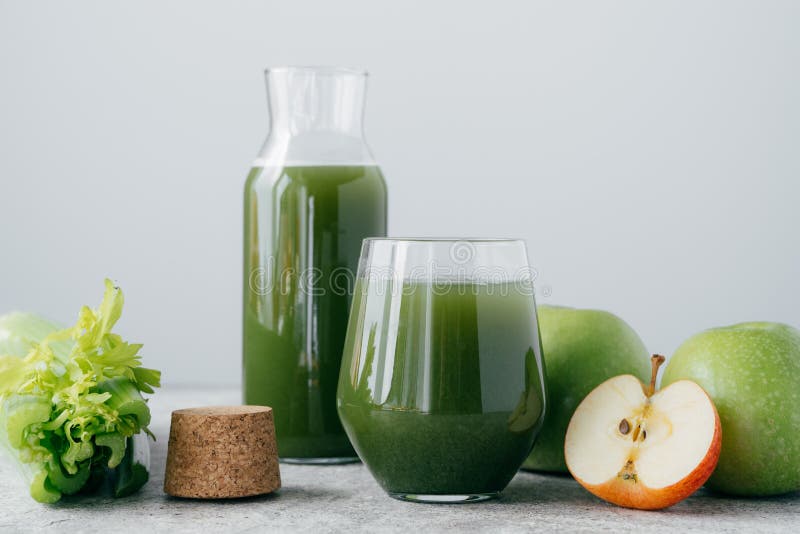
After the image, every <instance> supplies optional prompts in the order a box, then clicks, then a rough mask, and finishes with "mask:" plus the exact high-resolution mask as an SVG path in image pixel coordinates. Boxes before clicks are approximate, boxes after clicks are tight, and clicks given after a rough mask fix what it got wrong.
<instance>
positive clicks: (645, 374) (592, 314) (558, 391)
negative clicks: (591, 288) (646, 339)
mask: <svg viewBox="0 0 800 534" xmlns="http://www.w3.org/2000/svg"><path fill="white" fill-rule="evenodd" d="M537 315H538V319H539V332H540V336H541V340H542V353H543V357H544V360H545V369H546V370H547V372H546V373H545V375H546V382H547V395H548V400H549V401H550V405H549V406H548V410H547V413H546V414H545V420H544V423H543V426H542V430H541V431H540V432H539V437H538V439H537V440H536V444H535V445H534V446H533V450H532V451H531V454H530V456H529V457H528V458H527V459H526V460H525V463H524V464H523V465H522V468H523V469H530V470H534V471H549V472H557V473H568V472H569V471H568V470H567V464H566V462H565V460H564V436H565V435H566V433H567V426H568V425H569V420H570V419H571V418H572V414H573V413H574V412H575V408H577V407H578V404H580V402H581V401H582V400H583V399H584V397H586V395H588V394H589V392H591V391H592V390H593V389H594V388H596V387H597V386H599V385H600V384H602V383H603V382H605V381H606V380H608V379H609V378H611V377H614V376H617V375H625V374H631V375H634V376H636V377H637V378H639V379H640V380H642V381H644V380H649V377H650V353H649V352H648V351H647V347H645V345H644V343H643V342H642V340H641V339H640V338H639V336H638V335H637V334H636V332H635V331H634V330H633V328H631V327H630V326H629V325H628V324H627V323H626V322H625V321H623V320H622V319H620V318H619V317H617V316H616V315H614V314H612V313H609V312H606V311H601V310H584V309H576V308H568V307H564V306H548V305H541V306H538V307H537Z"/></svg>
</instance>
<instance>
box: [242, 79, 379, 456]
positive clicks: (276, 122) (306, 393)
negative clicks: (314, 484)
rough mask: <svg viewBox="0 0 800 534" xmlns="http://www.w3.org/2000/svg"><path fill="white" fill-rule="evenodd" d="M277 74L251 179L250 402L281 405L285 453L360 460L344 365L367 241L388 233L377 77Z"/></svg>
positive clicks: (277, 408)
mask: <svg viewBox="0 0 800 534" xmlns="http://www.w3.org/2000/svg"><path fill="white" fill-rule="evenodd" d="M266 78H267V92H268V100H269V112H270V132H269V136H268V137H267V140H266V142H265V143H264V146H263V147H262V149H261V152H260V153H259V155H258V158H257V159H256V161H255V163H254V164H253V168H252V170H251V171H250V174H249V176H248V178H247V183H246V186H245V205H244V317H243V321H244V332H243V364H244V379H243V384H244V386H243V387H244V402H245V403H247V404H258V405H266V406H271V407H272V408H273V413H274V417H275V429H276V434H277V442H278V454H279V456H280V457H281V459H282V460H283V461H288V462H292V461H294V462H302V463H338V462H343V461H350V460H354V459H355V452H354V450H353V448H352V446H351V445H350V442H349V441H348V439H347V436H346V435H345V433H344V430H343V429H342V426H341V423H340V421H339V417H338V415H337V413H336V386H337V382H338V377H339V366H340V364H341V358H342V348H343V346H344V338H345V334H346V329H347V318H348V315H349V310H350V303H351V299H352V291H353V281H354V277H355V273H356V270H357V267H358V258H359V251H360V249H361V242H362V240H363V239H364V238H366V237H373V236H385V235H386V202H387V199H386V184H385V182H384V179H383V176H382V175H381V171H380V169H379V168H378V166H377V164H376V163H375V160H374V158H373V156H372V153H371V152H370V150H369V148H368V147H367V144H366V142H365V139H364V132H363V115H364V98H365V92H366V79H367V74H366V72H363V71H357V70H352V69H344V68H317V67H284V68H276V69H269V70H267V73H266Z"/></svg>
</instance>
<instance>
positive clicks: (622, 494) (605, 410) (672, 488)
mask: <svg viewBox="0 0 800 534" xmlns="http://www.w3.org/2000/svg"><path fill="white" fill-rule="evenodd" d="M663 362H664V357H663V356H659V355H655V356H653V358H652V365H653V371H652V377H651V380H650V385H649V387H647V386H645V385H644V384H642V382H641V381H640V380H639V379H638V378H636V377H635V376H633V375H621V376H616V377H614V378H610V379H609V380H606V381H605V382H603V383H602V384H600V385H599V386H597V387H596V388H595V389H594V390H593V391H592V392H591V393H589V395H587V397H586V398H585V399H584V400H583V402H581V404H580V405H579V406H578V408H577V409H576V410H575V413H574V414H573V416H572V419H571V420H570V423H569V427H567V436H566V440H565V443H564V456H565V457H566V461H567V467H568V468H569V471H570V473H572V476H573V477H575V480H577V481H578V482H579V483H580V484H581V485H582V486H583V487H584V488H586V489H587V490H589V491H590V492H592V493H594V494H595V495H597V496H598V497H600V498H601V499H604V500H606V501H608V502H612V503H614V504H617V505H619V506H625V507H627V508H639V509H642V510H657V509H660V508H666V507H667V506H672V505H673V504H675V503H677V502H679V501H682V500H683V499H685V498H686V497H688V496H689V495H691V494H692V493H694V492H695V491H696V490H697V489H698V488H700V486H702V485H703V483H705V481H706V480H707V479H708V477H709V476H711V473H712V472H713V471H714V468H715V467H716V465H717V460H718V459H719V451H720V445H721V443H722V431H721V428H720V422H719V415H718V414H717V409H716V408H715V407H714V403H713V402H712V401H711V398H710V397H709V396H708V394H707V393H706V392H705V391H704V390H703V388H701V387H700V386H698V385H697V384H696V383H694V382H691V381H689V380H680V381H678V382H674V383H672V384H670V385H669V386H668V387H666V388H665V389H663V390H661V391H658V392H656V391H655V382H656V374H657V373H658V367H659V366H660V365H661V364H662V363H663Z"/></svg>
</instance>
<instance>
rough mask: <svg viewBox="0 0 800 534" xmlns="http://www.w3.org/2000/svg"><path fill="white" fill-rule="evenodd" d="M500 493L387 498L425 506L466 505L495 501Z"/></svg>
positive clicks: (414, 494)
mask: <svg viewBox="0 0 800 534" xmlns="http://www.w3.org/2000/svg"><path fill="white" fill-rule="evenodd" d="M498 495H500V492H494V493H465V494H454V495H424V494H421V493H389V496H391V497H393V498H395V499H399V500H401V501H408V502H422V503H427V504H466V503H470V502H482V501H488V500H489V499H495V498H497V496H498Z"/></svg>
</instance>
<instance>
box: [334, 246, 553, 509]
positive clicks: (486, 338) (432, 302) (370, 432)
mask: <svg viewBox="0 0 800 534" xmlns="http://www.w3.org/2000/svg"><path fill="white" fill-rule="evenodd" d="M366 246H367V245H365V247H366ZM401 256H402V254H395V256H394V257H395V258H396V257H401ZM362 261H363V260H362ZM543 373H544V371H543V368H542V360H541V349H540V345H539V335H538V329H537V328H536V312H535V304H534V300H533V297H532V295H531V294H529V293H526V292H524V291H521V290H520V289H519V288H518V287H516V285H515V284H513V283H505V282H503V283H491V282H490V283H473V282H470V281H461V282H458V281H455V282H445V283H431V282H427V281H414V280H404V281H400V282H398V280H397V277H395V278H394V279H393V280H386V279H385V278H384V277H383V276H382V275H381V274H378V275H377V276H376V277H372V278H371V279H370V277H368V276H361V275H360V276H359V279H358V281H357V284H356V290H355V296H354V302H353V309H352V312H351V316H350V326H349V330H348V335H347V340H346V342H345V348H344V357H343V360H342V370H341V374H340V381H339V393H338V407H339V414H340V416H341V418H342V422H343V423H344V426H345V428H346V430H347V433H348V435H349V436H350V438H351V440H352V442H353V444H354V446H355V448H356V450H357V452H358V454H359V456H360V457H361V459H362V460H363V461H364V463H365V464H366V465H367V466H368V468H369V469H370V471H371V472H372V474H373V475H374V477H375V478H376V480H377V481H378V482H379V483H380V484H381V486H382V487H383V488H384V489H385V490H386V491H387V492H388V493H389V494H390V495H392V496H396V497H399V498H404V499H409V500H422V501H434V502H450V501H453V502H455V501H465V500H480V499H482V498H485V497H489V496H493V495H496V494H497V493H498V492H499V491H501V490H502V489H503V488H504V487H505V486H506V485H507V484H508V482H509V481H510V480H511V478H512V477H513V476H514V474H515V473H516V472H517V470H518V468H519V466H520V465H521V464H522V462H523V460H524V459H525V457H526V456H527V455H528V453H529V452H530V450H531V447H532V445H533V442H534V438H535V436H536V433H537V432H538V429H539V427H540V426H541V422H542V418H543V413H544V405H545V397H544V381H543Z"/></svg>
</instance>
